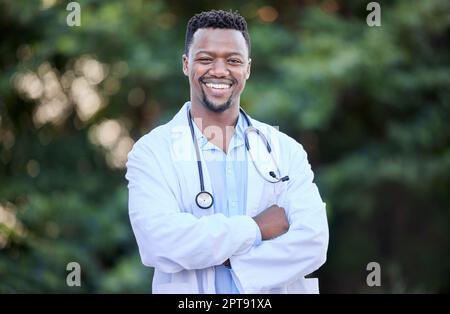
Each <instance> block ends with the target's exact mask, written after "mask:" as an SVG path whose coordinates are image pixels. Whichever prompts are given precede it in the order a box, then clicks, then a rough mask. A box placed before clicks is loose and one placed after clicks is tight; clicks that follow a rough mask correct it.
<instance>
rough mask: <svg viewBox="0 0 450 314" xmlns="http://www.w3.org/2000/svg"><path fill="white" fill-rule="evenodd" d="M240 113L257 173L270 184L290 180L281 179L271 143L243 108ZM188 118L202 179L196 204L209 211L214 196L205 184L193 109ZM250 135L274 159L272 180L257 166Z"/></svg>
mask: <svg viewBox="0 0 450 314" xmlns="http://www.w3.org/2000/svg"><path fill="white" fill-rule="evenodd" d="M239 111H240V112H241V113H242V115H243V116H244V118H245V121H246V122H247V126H248V127H247V129H245V131H244V142H245V148H246V149H247V151H248V152H249V154H250V157H251V159H252V162H253V165H254V166H255V168H256V171H257V172H258V173H259V175H260V176H261V177H262V178H263V179H264V180H266V181H267V182H270V183H278V182H284V181H287V180H289V176H284V177H281V173H280V168H279V167H278V165H277V163H276V161H275V158H274V156H273V154H272V148H271V147H270V144H269V141H267V139H266V137H265V136H264V134H263V133H261V132H260V131H259V130H258V129H257V128H255V127H254V126H253V125H252V123H251V122H250V118H249V117H248V115H247V113H246V112H245V111H244V110H243V109H242V108H239ZM187 116H188V121H189V128H190V129H191V135H192V141H193V142H194V146H195V154H196V155H197V167H198V175H199V178H200V192H199V193H198V194H197V196H196V197H195V202H196V203H197V206H198V207H200V208H202V209H208V208H210V207H211V206H212V205H213V204H214V197H213V196H212V194H211V193H210V192H208V191H206V190H205V184H204V180H203V170H202V161H201V159H200V149H199V148H198V142H197V138H196V136H195V132H194V126H193V124H192V116H191V109H190V108H189V107H188V109H187ZM250 133H255V134H256V135H257V136H259V138H260V139H261V140H262V141H263V143H264V146H265V147H266V149H267V152H268V153H269V155H270V157H271V159H272V162H273V164H274V165H275V167H276V172H277V174H275V172H274V171H269V173H268V174H269V176H270V177H271V178H270V179H268V178H267V177H266V176H265V175H264V174H263V172H262V171H261V170H260V169H259V168H258V166H257V165H256V162H255V158H254V156H253V152H252V150H251V147H250V142H249V139H248V137H249V134H250Z"/></svg>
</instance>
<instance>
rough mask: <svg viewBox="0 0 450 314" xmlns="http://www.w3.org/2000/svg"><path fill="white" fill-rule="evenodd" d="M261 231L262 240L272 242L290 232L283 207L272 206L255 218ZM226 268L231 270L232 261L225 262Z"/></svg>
mask: <svg viewBox="0 0 450 314" xmlns="http://www.w3.org/2000/svg"><path fill="white" fill-rule="evenodd" d="M253 219H254V220H255V221H256V224H257V225H258V227H259V230H261V239H262V240H270V239H273V238H276V237H278V236H280V235H282V234H283V233H285V232H287V231H288V230H289V222H288V220H287V217H286V212H285V211H284V208H283V207H278V206H277V205H272V206H270V207H269V208H266V209H265V210H264V211H262V212H261V213H259V214H258V215H257V216H255V217H253ZM222 265H224V266H226V267H228V268H231V265H230V259H227V260H226V261H225V262H223V264H222Z"/></svg>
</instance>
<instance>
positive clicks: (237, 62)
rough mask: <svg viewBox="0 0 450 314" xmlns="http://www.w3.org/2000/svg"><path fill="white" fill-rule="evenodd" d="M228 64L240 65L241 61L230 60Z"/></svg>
mask: <svg viewBox="0 0 450 314" xmlns="http://www.w3.org/2000/svg"><path fill="white" fill-rule="evenodd" d="M228 62H229V63H231V64H241V63H242V61H241V60H239V59H230V60H228Z"/></svg>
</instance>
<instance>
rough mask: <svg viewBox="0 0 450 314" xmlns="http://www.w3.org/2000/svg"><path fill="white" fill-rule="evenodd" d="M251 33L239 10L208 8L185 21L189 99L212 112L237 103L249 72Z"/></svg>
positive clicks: (184, 56)
mask: <svg viewBox="0 0 450 314" xmlns="http://www.w3.org/2000/svg"><path fill="white" fill-rule="evenodd" d="M249 55H250V37H249V35H248V30H247V23H246V21H245V19H244V18H243V17H242V16H240V15H239V14H238V13H233V12H225V11H216V10H213V11H208V12H202V13H200V14H197V15H195V16H193V17H192V18H191V19H190V20H189V22H188V25H187V30H186V42H185V53H184V55H183V72H184V74H185V75H186V76H188V77H189V84H190V87H191V90H190V91H191V100H192V101H193V102H196V103H200V104H202V105H203V106H204V107H205V108H207V109H209V110H211V111H214V112H223V111H225V110H227V109H228V108H230V107H231V106H232V105H234V104H239V100H240V95H241V93H242V91H243V89H244V87H245V81H246V80H247V79H248V78H249V76H250V62H251V60H250V58H249Z"/></svg>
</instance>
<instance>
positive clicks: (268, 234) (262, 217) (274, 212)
mask: <svg viewBox="0 0 450 314" xmlns="http://www.w3.org/2000/svg"><path fill="white" fill-rule="evenodd" d="M253 219H254V220H255V221H256V224H257V225H258V227H259V230H261V236H262V240H270V239H273V238H276V237H278V236H280V235H282V234H283V233H285V232H287V231H288V229H289V222H288V220H287V217H286V213H285V211H284V208H283V207H278V206H277V205H272V206H270V207H269V208H267V209H265V210H264V211H262V212H261V213H259V214H258V215H257V216H255V217H253Z"/></svg>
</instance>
